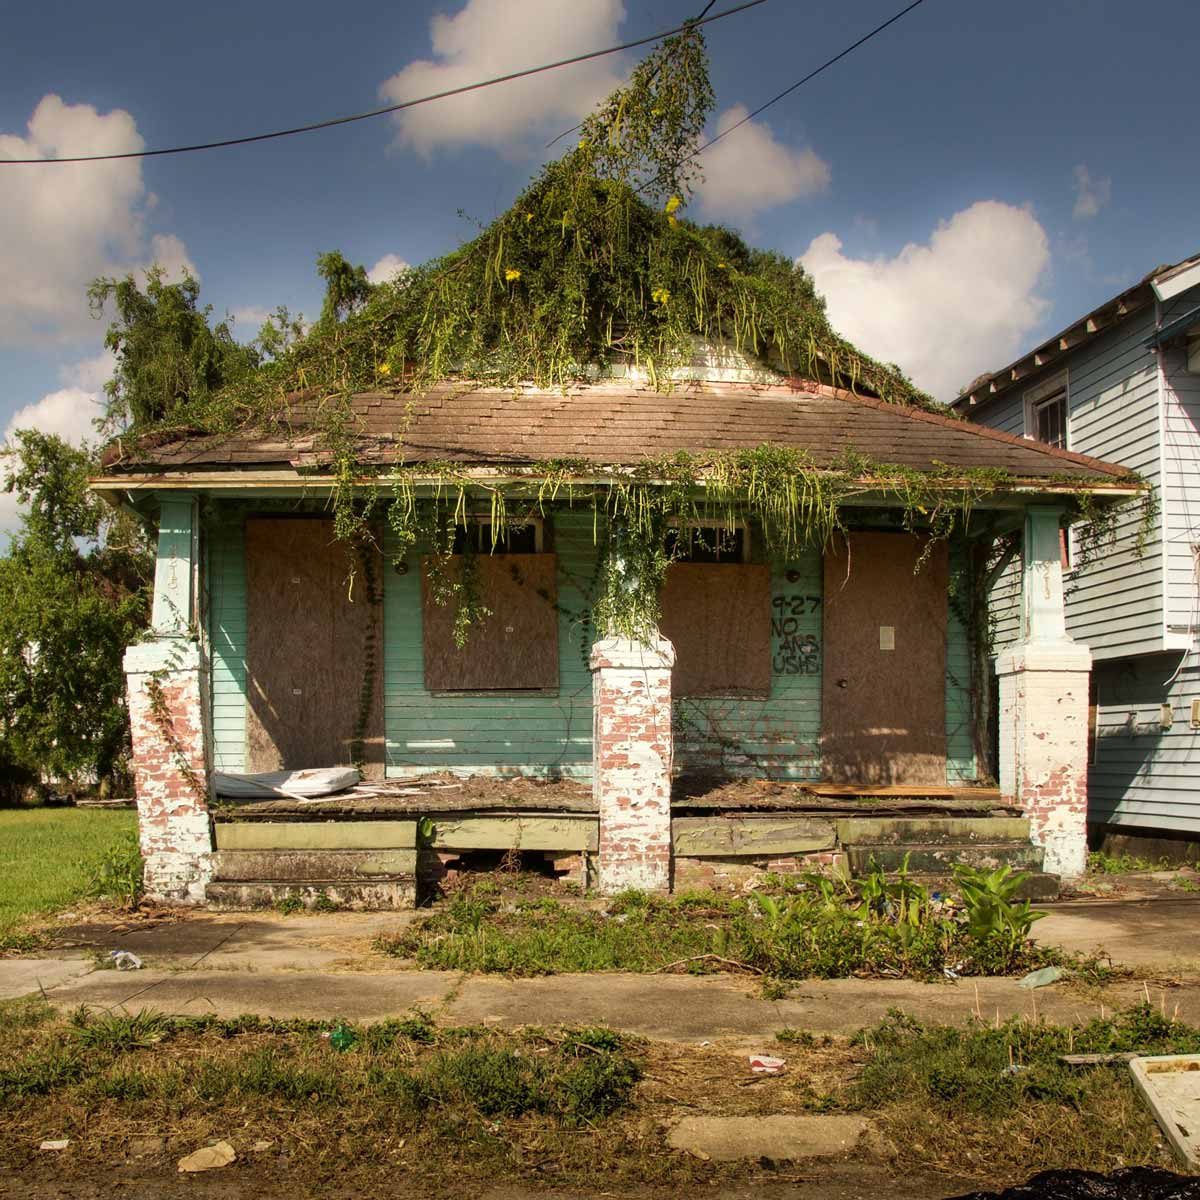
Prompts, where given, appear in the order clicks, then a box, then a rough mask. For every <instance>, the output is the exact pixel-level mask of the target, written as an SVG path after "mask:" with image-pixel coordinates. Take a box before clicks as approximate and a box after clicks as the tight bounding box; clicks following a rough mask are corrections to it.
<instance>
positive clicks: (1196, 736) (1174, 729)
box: [1088, 653, 1200, 834]
mask: <svg viewBox="0 0 1200 1200" xmlns="http://www.w3.org/2000/svg"><path fill="white" fill-rule="evenodd" d="M1179 659H1180V655H1179V654H1178V653H1175V654H1170V653H1168V654H1156V655H1146V656H1143V657H1141V658H1137V659H1129V660H1127V661H1125V662H1105V663H1101V664H1099V665H1098V666H1097V668H1096V671H1095V684H1096V699H1097V702H1098V703H1097V739H1096V761H1095V762H1094V763H1093V764H1092V766H1091V768H1090V770H1089V772H1088V819H1089V821H1091V822H1093V823H1095V824H1114V825H1128V826H1136V827H1141V828H1145V829H1169V830H1176V831H1179V832H1185V833H1193V834H1196V833H1200V770H1197V763H1198V762H1200V730H1196V729H1192V728H1191V721H1190V718H1191V706H1192V701H1193V700H1200V666H1197V665H1196V662H1195V659H1194V658H1193V659H1191V660H1190V661H1189V664H1188V665H1187V666H1186V667H1184V669H1183V670H1182V671H1180V672H1179V675H1178V677H1177V678H1175V679H1174V681H1171V677H1172V675H1173V674H1174V672H1175V669H1176V667H1178V665H1179ZM1163 704H1169V705H1170V706H1171V715H1172V724H1171V727H1170V729H1167V730H1164V729H1162V727H1161V724H1160V721H1161V711H1160V709H1161V705H1163Z"/></svg>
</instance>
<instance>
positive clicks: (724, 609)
mask: <svg viewBox="0 0 1200 1200" xmlns="http://www.w3.org/2000/svg"><path fill="white" fill-rule="evenodd" d="M661 603H662V618H661V620H660V622H659V628H660V629H661V630H662V633H663V636H664V637H667V638H669V639H670V640H671V642H672V644H673V645H674V647H675V670H674V672H673V673H672V675H671V693H672V695H674V696H692V697H697V698H699V697H705V696H714V697H716V696H747V697H755V698H765V697H767V696H768V695H769V694H770V691H771V571H770V568H769V567H766V566H760V565H758V564H752V563H735V562H731V563H682V562H677V563H672V564H671V566H670V567H669V568H668V569H667V578H666V583H665V584H664V585H663V590H662V598H661Z"/></svg>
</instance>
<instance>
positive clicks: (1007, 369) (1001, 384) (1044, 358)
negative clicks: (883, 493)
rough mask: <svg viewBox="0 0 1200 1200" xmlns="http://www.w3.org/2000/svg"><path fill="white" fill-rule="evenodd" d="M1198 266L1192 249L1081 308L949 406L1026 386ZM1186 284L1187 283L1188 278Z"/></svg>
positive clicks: (960, 409) (972, 404)
mask: <svg viewBox="0 0 1200 1200" xmlns="http://www.w3.org/2000/svg"><path fill="white" fill-rule="evenodd" d="M1197 268H1200V255H1192V256H1191V257H1190V258H1184V259H1181V260H1180V261H1179V262H1177V263H1171V264H1164V265H1160V266H1157V267H1155V268H1154V269H1153V270H1152V271H1150V272H1149V273H1148V274H1146V275H1145V276H1144V277H1143V278H1142V279H1139V280H1138V281H1137V283H1135V284H1133V285H1132V286H1130V287H1127V288H1125V289H1124V290H1123V291H1121V292H1118V293H1117V294H1116V295H1115V296H1112V297H1110V298H1109V299H1108V300H1105V301H1104V302H1103V303H1102V304H1099V305H1097V306H1096V307H1095V308H1093V309H1092V310H1091V311H1090V312H1087V313H1084V315H1083V316H1081V317H1079V318H1077V319H1076V320H1074V321H1072V322H1071V323H1070V324H1069V325H1067V326H1066V327H1065V328H1064V329H1061V330H1059V332H1058V333H1056V334H1054V335H1053V336H1052V337H1049V338H1047V339H1046V340H1045V341H1044V342H1042V343H1041V344H1040V345H1038V346H1035V347H1034V348H1033V349H1032V350H1028V351H1026V352H1025V353H1024V354H1022V355H1020V356H1018V357H1017V358H1015V359H1013V361H1012V362H1010V363H1008V364H1007V365H1006V366H1004V367H1001V368H1000V369H999V370H998V371H992V372H990V373H988V372H985V373H984V374H982V375H980V376H979V378H978V379H976V380H974V381H973V382H972V383H970V384H969V385H968V386H967V387H966V388H965V389H964V390H963V392H962V393H961V394H960V395H958V396H956V397H955V398H954V399H953V400H951V401H950V403H949V404H948V405H947V407H948V408H950V409H951V410H952V411H953V412H955V413H958V414H965V413H966V412H967V410H968V409H970V410H978V409H980V408H982V407H984V406H985V405H988V404H991V403H993V402H994V401H995V400H997V399H999V398H1000V397H1001V396H1003V395H1006V394H1007V393H1009V392H1010V391H1011V390H1012V389H1013V388H1015V387H1017V386H1019V385H1024V386H1026V387H1028V386H1029V385H1030V384H1032V383H1033V381H1034V380H1035V379H1036V378H1037V376H1039V375H1040V374H1042V373H1043V372H1047V371H1050V370H1053V369H1054V368H1055V367H1056V366H1057V365H1058V364H1059V363H1060V361H1061V360H1062V358H1063V356H1064V355H1066V354H1068V353H1069V352H1070V351H1072V350H1074V349H1075V348H1076V347H1077V346H1080V345H1083V344H1084V343H1085V342H1088V341H1090V340H1091V339H1092V338H1095V337H1098V336H1100V335H1101V334H1103V333H1106V332H1107V331H1108V330H1109V329H1111V328H1113V327H1114V326H1115V325H1117V324H1119V323H1120V322H1121V321H1124V320H1126V319H1127V318H1128V317H1131V316H1133V315H1134V314H1135V313H1138V312H1141V311H1142V310H1143V309H1144V308H1145V307H1146V306H1147V305H1148V304H1150V303H1152V302H1153V301H1154V299H1155V298H1156V297H1157V298H1158V299H1159V300H1163V299H1166V298H1167V297H1166V295H1164V294H1163V291H1162V289H1163V285H1164V284H1166V283H1167V282H1168V281H1171V280H1181V279H1182V280H1189V281H1190V280H1191V274H1190V272H1191V271H1193V270H1194V269H1197ZM1187 286H1191V283H1190V282H1189V283H1188V284H1187ZM1171 294H1172V295H1173V294H1174V292H1171Z"/></svg>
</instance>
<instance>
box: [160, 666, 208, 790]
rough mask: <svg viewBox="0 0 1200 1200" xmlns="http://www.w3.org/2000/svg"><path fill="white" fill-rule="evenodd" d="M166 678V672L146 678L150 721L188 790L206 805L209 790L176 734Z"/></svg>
mask: <svg viewBox="0 0 1200 1200" xmlns="http://www.w3.org/2000/svg"><path fill="white" fill-rule="evenodd" d="M165 677H166V672H165V671H158V672H155V673H153V674H151V675H149V676H147V678H146V699H147V700H149V702H150V719H151V720H152V721H153V722H154V726H155V728H156V729H157V730H158V734H159V737H161V738H162V740H163V742H164V744H165V745H166V747H167V749H168V750H170V752H171V758H172V759H173V761H174V763H175V766H176V767H177V768H178V769H179V773H180V775H182V776H183V779H184V782H185V783H186V784H187V785H188V790H189V791H190V792H191V793H192V795H193V796H195V797H196V799H197V800H198V801H199V802H200V803H201V804H205V803H207V801H208V789H207V788H206V787H205V785H204V781H203V780H202V779H201V778H200V776H199V775H198V774H197V773H196V770H195V768H194V767H193V766H192V764H191V761H190V760H189V758H188V756H187V753H186V751H185V750H184V747H183V743H182V742H181V741H180V740H179V735H178V734H177V733H176V732H175V722H174V719H173V717H172V715H171V708H170V706H169V705H168V704H167V697H166V693H165V692H164V691H163V685H162V681H163V679H164V678H165Z"/></svg>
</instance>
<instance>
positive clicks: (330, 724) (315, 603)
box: [246, 517, 383, 777]
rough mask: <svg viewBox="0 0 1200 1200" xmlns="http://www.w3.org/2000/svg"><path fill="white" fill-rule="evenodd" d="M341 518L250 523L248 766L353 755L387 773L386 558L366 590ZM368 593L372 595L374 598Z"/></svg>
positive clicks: (331, 761) (297, 765)
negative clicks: (338, 534)
mask: <svg viewBox="0 0 1200 1200" xmlns="http://www.w3.org/2000/svg"><path fill="white" fill-rule="evenodd" d="M349 566H350V560H349V559H348V558H347V554H346V547H345V546H344V545H343V544H342V543H340V542H338V541H336V540H335V538H334V536H333V522H332V521H328V520H324V519H317V518H283V517H263V518H252V519H250V520H248V521H247V522H246V691H247V700H248V703H247V716H246V762H247V769H248V770H250V771H274V770H281V769H284V770H297V769H301V768H304V767H327V766H335V765H338V764H345V763H350V762H352V761H353V759H354V757H355V755H356V751H359V750H360V748H359V746H358V745H357V743H358V742H359V741H361V743H362V746H361V754H362V756H363V759H364V767H365V771H366V774H367V775H369V776H375V777H379V776H381V775H382V774H383V637H382V622H381V617H382V611H383V605H382V603H381V602H380V601H381V597H382V573H381V570H382V562H381V560H380V558H379V556H378V555H377V554H375V556H374V560H373V563H372V570H371V572H370V575H371V579H372V582H373V587H370V588H368V579H367V574H368V573H367V572H366V571H365V570H364V569H363V568H362V565H361V564H360V566H359V570H358V573H357V577H356V579H355V583H354V592H353V597H351V596H350V595H348V588H347V578H348V574H349ZM368 592H370V593H371V594H368Z"/></svg>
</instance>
